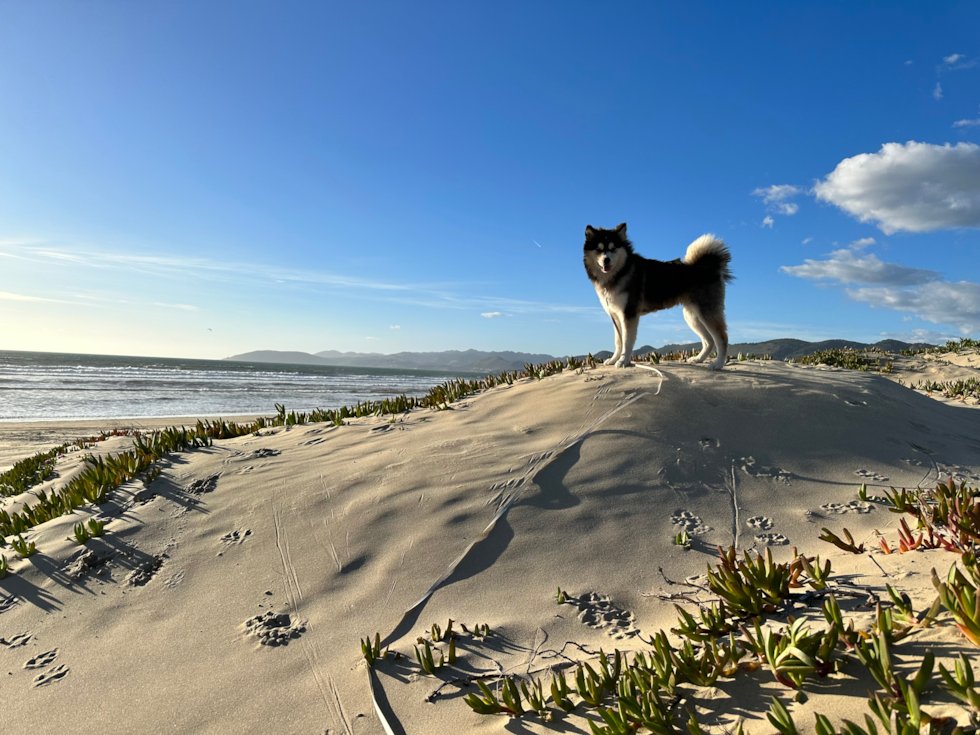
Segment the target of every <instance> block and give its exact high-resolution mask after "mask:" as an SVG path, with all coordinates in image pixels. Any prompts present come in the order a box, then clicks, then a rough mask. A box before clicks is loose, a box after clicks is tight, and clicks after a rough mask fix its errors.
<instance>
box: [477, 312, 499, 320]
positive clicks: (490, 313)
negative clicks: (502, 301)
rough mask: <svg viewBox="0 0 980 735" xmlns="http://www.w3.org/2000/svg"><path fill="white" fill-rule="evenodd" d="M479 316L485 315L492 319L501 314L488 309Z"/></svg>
mask: <svg viewBox="0 0 980 735" xmlns="http://www.w3.org/2000/svg"><path fill="white" fill-rule="evenodd" d="M480 316H485V317H486V318H487V319H493V318H495V317H498V316H503V314H501V313H500V312H499V311H488V312H485V313H483V314H480Z"/></svg>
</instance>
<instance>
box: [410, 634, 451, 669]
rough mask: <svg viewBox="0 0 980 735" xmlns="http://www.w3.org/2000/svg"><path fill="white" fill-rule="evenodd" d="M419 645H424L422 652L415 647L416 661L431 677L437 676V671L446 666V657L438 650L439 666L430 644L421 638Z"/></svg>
mask: <svg viewBox="0 0 980 735" xmlns="http://www.w3.org/2000/svg"><path fill="white" fill-rule="evenodd" d="M419 643H420V644H421V645H422V650H421V651H420V650H419V647H418V646H414V648H415V660H416V661H418V662H419V666H421V667H422V671H424V672H425V673H426V674H428V675H429V676H435V675H436V671H437V670H438V669H441V668H442V667H443V666H445V665H446V657H445V656H444V655H443V653H442V651H439V649H438V648H437V649H436V650H437V651H439V663H438V664H437V663H436V662H435V659H434V658H433V656H432V646H431V645H430V644H429V642H428V641H427V640H425V639H424V638H420V639H419Z"/></svg>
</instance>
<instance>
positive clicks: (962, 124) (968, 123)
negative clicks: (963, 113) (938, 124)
mask: <svg viewBox="0 0 980 735" xmlns="http://www.w3.org/2000/svg"><path fill="white" fill-rule="evenodd" d="M976 125H980V117H978V118H976V119H974V120H957V121H956V122H954V123H953V127H954V128H968V127H973V126H976Z"/></svg>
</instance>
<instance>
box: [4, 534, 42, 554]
mask: <svg viewBox="0 0 980 735" xmlns="http://www.w3.org/2000/svg"><path fill="white" fill-rule="evenodd" d="M10 545H11V546H13V547H14V551H16V552H17V555H18V556H19V557H20V558H21V559H26V558H27V557H29V556H34V554H35V553H37V545H36V544H35V543H34V542H33V541H30V542H28V541H25V540H24V537H23V536H18V537H17V538H15V539H14V540H13V541H11V542H10Z"/></svg>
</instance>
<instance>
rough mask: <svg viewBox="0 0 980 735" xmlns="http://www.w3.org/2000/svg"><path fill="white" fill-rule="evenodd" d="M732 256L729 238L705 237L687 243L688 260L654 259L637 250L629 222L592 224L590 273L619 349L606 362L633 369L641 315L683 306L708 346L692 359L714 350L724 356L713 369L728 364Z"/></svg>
mask: <svg viewBox="0 0 980 735" xmlns="http://www.w3.org/2000/svg"><path fill="white" fill-rule="evenodd" d="M731 259H732V256H731V253H729V252H728V247H727V246H726V245H725V243H724V242H722V241H721V240H719V239H718V238H717V237H715V236H714V235H702V236H701V237H699V238H698V239H697V240H695V241H694V242H692V243H691V244H690V245H688V246H687V254H686V255H685V256H684V258H683V259H681V258H678V259H676V260H671V261H669V262H664V261H660V260H651V259H649V258H644V257H643V256H642V255H637V254H636V253H635V252H633V243H632V242H630V240H629V238H628V237H627V236H626V223H625V222H623V224H621V225H619V226H618V227H616V228H615V229H612V230H606V229H603V228H601V227H593V226H592V225H588V226H587V227H586V228H585V255H584V261H585V272H586V273H587V274H588V276H589V280H590V281H592V285H594V286H595V291H596V294H598V296H599V301H600V302H601V303H602V308H603V309H605V310H606V313H607V314H608V315H609V316H610V318H611V319H612V323H613V327H614V328H615V330H616V351H615V352H614V353H613V356H612V357H610V358H609V359H608V360H606V361H605V364H606V365H615V366H616V367H629V366H630V357H632V355H633V346H634V345H635V344H636V328H637V326H639V323H640V317H641V316H643V315H644V314H649V313H651V312H654V311H660V310H661V309H669V308H671V307H672V306H677V305H678V304H681V305H683V307H684V320H685V321H686V322H687V323H688V326H690V327H691V329H693V330H694V332H695V333H696V334H697V335H698V337H700V338H701V345H702V349H701V353H700V354H699V355H697V356H696V357H691V358H689V359H688V362H704V360H705V359H706V358H707V357H708V355H710V354H711V351H712V349H714V350H715V352H717V353H718V357H717V358H716V359H715V360H714V362H712V363H711V368H712V369H713V370H721V369H722V368H723V367H725V361H726V359H727V357H728V328H727V327H726V325H725V284H726V283H728V282H731V281H732V280H734V278H735V277H734V276H733V275H732V273H731V271H730V270H729V269H728V264H729V263H730V262H731Z"/></svg>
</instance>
